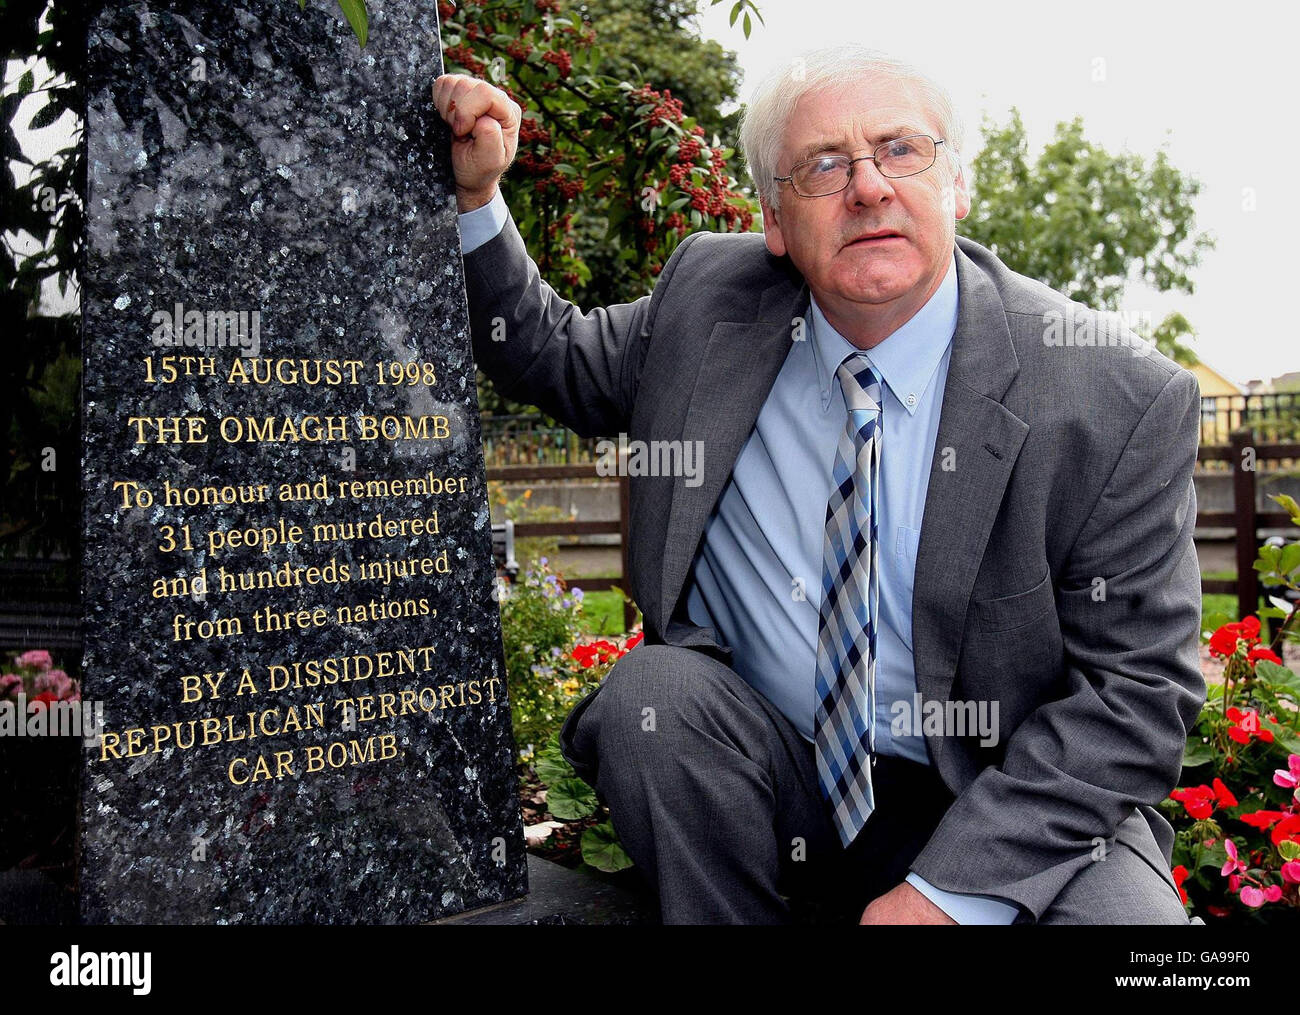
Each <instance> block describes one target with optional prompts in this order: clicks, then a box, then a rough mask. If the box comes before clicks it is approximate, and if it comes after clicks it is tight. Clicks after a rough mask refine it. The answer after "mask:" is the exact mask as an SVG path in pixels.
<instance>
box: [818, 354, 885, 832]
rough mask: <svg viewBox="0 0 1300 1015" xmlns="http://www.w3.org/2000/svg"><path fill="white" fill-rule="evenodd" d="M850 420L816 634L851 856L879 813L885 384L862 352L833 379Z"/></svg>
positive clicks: (826, 771) (830, 758) (831, 762)
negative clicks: (874, 774) (876, 768)
mask: <svg viewBox="0 0 1300 1015" xmlns="http://www.w3.org/2000/svg"><path fill="white" fill-rule="evenodd" d="M836 373H837V376H838V377H839V379H840V387H841V389H842V390H843V391H844V403H845V405H846V406H847V407H848V410H849V415H848V421H847V423H846V425H845V428H844V432H843V433H842V434H840V443H839V447H838V448H837V449H836V451H835V471H834V474H833V475H834V480H835V486H834V488H833V489H832V490H831V496H830V500H829V501H828V502H827V504H826V539H825V542H824V544H823V550H822V605H821V620H820V623H819V624H818V627H817V712H816V717H815V722H814V727H815V730H816V747H817V781H818V783H819V785H820V786H821V790H822V795H823V796H825V797H826V800H827V802H828V803H829V804H830V807H831V818H832V820H833V821H834V823H835V828H836V830H837V831H838V832H839V835H840V840H841V842H842V843H843V844H844V846H845V847H846V848H847V847H848V845H849V843H851V842H852V841H853V840H854V838H856V837H857V834H858V832H860V831H861V830H862V826H863V825H865V824H866V821H867V818H868V817H870V815H871V812H872V810H873V809H874V808H875V806H876V801H875V795H874V793H873V792H872V788H871V766H872V764H874V760H875V759H874V748H875V730H874V727H873V722H872V720H873V717H874V715H875V707H876V684H875V676H876V624H877V622H878V617H879V609H880V607H879V603H880V580H879V572H880V568H879V549H878V547H879V537H878V534H877V531H876V526H877V522H878V519H879V513H878V510H877V507H876V499H877V491H878V490H879V488H880V443H881V419H880V408H881V403H882V391H881V379H880V375H879V374H878V373H877V372H876V370H875V368H874V367H872V366H871V364H870V363H868V362H867V360H866V359H865V358H864V357H863V355H862V354H860V353H855V354H853V355H851V356H849V357H848V358H847V359H846V360H845V361H844V362H843V363H842V364H841V365H840V368H839V370H838V371H837V372H836Z"/></svg>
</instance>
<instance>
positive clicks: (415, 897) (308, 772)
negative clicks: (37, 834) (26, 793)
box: [79, 0, 526, 923]
mask: <svg viewBox="0 0 1300 1015" xmlns="http://www.w3.org/2000/svg"><path fill="white" fill-rule="evenodd" d="M367 6H368V7H369V39H368V41H367V43H366V45H365V46H364V48H363V47H362V46H360V45H359V44H358V39H357V38H356V37H355V36H354V34H353V30H352V28H350V27H349V24H348V23H347V21H346V20H344V17H343V15H342V13H341V12H340V10H339V7H338V5H337V4H335V3H334V2H333V0H329V2H328V3H327V2H325V0H313V2H310V3H308V4H307V5H306V8H305V9H304V10H300V9H299V5H298V4H297V3H295V2H292V0H247V2H237V3H229V2H225V0H222V2H217V0H187V2H184V3H180V2H173V3H157V2H149V3H138V4H108V5H105V6H103V7H102V8H101V9H99V10H98V11H97V12H96V13H95V15H94V16H93V17H92V19H91V23H90V31H89V39H88V65H87V79H86V103H87V119H86V141H87V144H88V160H87V165H88V183H87V201H86V210H87V219H88V225H87V229H88V235H87V243H86V250H87V258H86V270H85V277H84V291H83V313H84V329H85V331H84V349H85V379H84V397H85V409H84V433H85V450H84V459H83V482H84V490H85V505H86V506H85V526H86V551H85V552H86V575H87V579H86V587H85V589H84V593H85V621H86V626H85V636H86V641H85V660H84V667H85V668H84V673H85V682H84V694H85V697H86V698H87V699H88V700H96V701H102V702H103V703H104V727H103V729H102V731H101V735H100V736H99V737H97V738H96V739H95V741H94V742H93V743H88V744H87V747H86V754H85V763H84V767H83V781H82V822H83V829H82V844H81V865H80V875H79V890H80V897H81V905H82V917H83V919H84V920H86V921H88V922H130V923H138V922H214V923H251V922H272V923H302V922H375V923H398V922H417V921H425V920H432V919H435V918H442V917H446V916H448V915H451V914H455V913H458V912H462V911H465V910H467V909H472V908H475V907H480V906H484V905H487V904H490V903H496V902H500V901H503V900H508V899H512V898H517V897H519V896H521V895H523V894H524V892H525V888H526V885H525V863H524V850H523V846H524V843H523V835H522V829H521V826H520V819H519V807H518V800H517V787H516V778H515V774H514V767H513V760H514V744H513V741H512V737H511V728H510V711H509V706H508V700H507V691H506V686H505V681H504V676H505V670H504V665H503V661H502V656H501V638H500V622H499V614H498V610H497V604H496V602H495V599H494V596H493V591H494V588H495V573H494V569H493V565H492V558H491V533H490V524H489V520H488V506H487V496H486V486H485V480H484V470H483V456H482V450H481V446H480V441H479V422H478V405H477V398H476V392H475V383H474V365H473V363H472V360H471V354H470V341H469V328H468V321H467V317H466V312H465V306H464V286H463V280H462V270H461V260H460V252H459V245H458V237H457V226H456V208H455V199H454V193H453V188H452V182H451V179H452V178H451V171H450V164H449V156H448V136H447V133H446V130H445V126H444V124H443V123H442V121H441V120H440V119H439V118H438V117H437V115H436V112H435V111H434V109H433V106H432V103H431V101H430V87H431V84H432V82H433V80H434V78H435V77H436V76H437V75H438V74H439V73H441V56H440V49H439V35H438V21H437V12H436V7H435V5H434V4H432V3H428V4H425V3H414V2H394V0H385V2H383V3H380V2H377V0H371V2H370V3H369V4H368V5H367Z"/></svg>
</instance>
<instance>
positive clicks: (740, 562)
mask: <svg viewBox="0 0 1300 1015" xmlns="http://www.w3.org/2000/svg"><path fill="white" fill-rule="evenodd" d="M508 216H509V211H508V209H507V208H506V204H505V200H504V198H502V197H501V194H500V192H498V193H497V194H496V196H494V197H493V199H492V201H491V203H489V204H487V205H485V206H484V207H482V208H479V209H477V210H475V211H472V212H468V213H466V214H464V215H461V216H460V230H461V250H462V253H466V254H467V253H469V252H470V251H472V250H474V249H476V248H477V247H478V246H481V245H482V244H483V243H486V242H487V241H488V240H490V239H492V238H493V237H495V236H496V235H497V233H498V232H500V230H501V228H502V227H503V226H504V224H505V221H506V219H507V217H508ZM957 303H958V292H957V265H956V260H955V258H954V260H953V261H952V262H951V263H950V265H949V268H948V273H947V275H946V276H945V277H944V280H943V282H942V284H941V285H940V286H939V289H938V290H937V291H936V292H935V294H934V295H933V296H932V297H931V298H930V300H929V301H928V302H927V303H926V304H925V306H924V307H922V308H921V310H920V311H919V312H918V313H917V314H916V315H915V316H914V317H913V318H912V319H911V320H910V321H908V322H907V323H906V324H904V325H903V326H902V327H901V328H899V329H898V330H897V331H895V332H894V333H893V334H891V335H890V336H889V337H888V338H886V339H885V340H884V341H883V342H881V343H880V344H879V345H877V346H876V347H875V348H873V349H871V350H870V351H869V352H868V353H867V358H868V359H869V360H870V362H871V363H872V364H873V365H874V366H875V367H876V369H877V370H878V371H879V372H880V375H881V377H882V379H883V380H884V384H885V400H884V405H883V406H882V422H883V424H884V437H883V441H882V444H881V463H880V470H881V476H880V485H881V489H880V499H879V509H880V522H879V533H880V540H881V544H880V629H879V633H878V634H877V658H876V747H877V750H879V751H880V753H882V754H895V755H898V756H900V757H903V758H907V759H910V760H912V761H916V762H920V763H922V764H929V763H930V758H929V754H928V753H927V751H926V747H925V738H924V737H923V736H919V735H917V736H910V735H908V736H900V737H894V736H892V735H891V732H890V724H891V721H892V719H893V713H892V712H891V711H890V706H891V705H892V703H893V702H895V701H899V700H906V701H908V702H909V703H910V702H911V701H912V695H913V694H914V693H915V691H916V673H915V670H914V667H913V661H912V586H913V578H914V574H915V571H916V551H917V546H918V545H919V542H920V537H921V519H922V518H923V516H924V514H925V495H926V488H927V485H928V482H929V475H930V462H931V459H932V457H933V454H934V443H935V435H936V433H937V432H938V429H939V412H940V409H941V408H942V404H943V392H944V387H945V384H946V382H947V377H948V361H949V358H950V355H951V349H952V336H953V332H954V330H955V329H956V325H957ZM809 318H810V320H809V321H807V322H805V327H804V329H803V332H802V335H803V339H802V340H797V341H793V342H791V347H790V351H789V353H788V354H787V356H786V359H785V363H784V364H783V365H782V367H781V372H780V373H779V374H778V376H777V379H776V382H775V383H774V384H773V386H772V390H771V392H770V393H769V394H768V396H767V401H766V402H764V403H763V407H762V409H761V410H760V412H759V414H758V420H757V421H756V422H755V424H754V432H753V433H752V434H750V436H749V439H748V440H747V441H746V442H745V445H744V446H743V447H742V448H741V451H740V455H739V457H738V458H737V459H736V464H735V468H734V470H733V472H732V475H731V479H730V480H729V481H728V483H727V485H726V487H724V489H723V492H722V495H721V497H720V498H719V500H718V504H717V506H716V508H715V509H714V512H713V514H712V515H711V516H710V518H709V521H708V524H707V525H706V527H705V530H704V540H703V544H702V547H701V551H700V556H699V557H698V558H697V560H696V564H695V568H694V570H693V573H692V575H691V576H690V578H689V579H688V581H687V584H686V589H685V592H686V597H687V598H686V606H687V612H688V614H689V616H690V618H691V620H692V621H693V622H694V623H696V624H699V625H701V626H703V627H711V628H713V629H714V630H715V631H716V632H717V634H718V637H719V639H720V640H721V641H722V642H723V643H724V644H726V645H728V646H730V647H731V649H732V652H733V656H732V659H733V667H734V669H735V670H736V672H737V673H739V674H740V675H741V676H742V677H743V678H744V679H745V680H746V681H747V682H748V683H749V684H750V685H751V686H753V687H754V689H755V690H757V691H758V692H759V693H760V694H762V695H763V696H764V697H765V698H767V699H768V700H769V701H771V702H772V703H773V704H774V705H775V706H776V707H777V708H778V709H780V710H781V712H782V714H783V715H785V716H786V718H788V719H789V720H790V722H791V723H792V724H793V725H794V727H795V728H796V729H797V730H798V731H799V732H800V733H801V734H802V735H803V736H804V738H805V739H807V740H809V741H810V742H811V741H812V739H813V715H814V712H815V709H816V687H815V672H816V659H817V625H818V611H819V608H820V605H821V583H822V540H823V535H824V532H825V520H826V502H827V500H828V499H829V497H830V490H831V468H832V465H833V462H834V458H835V448H836V444H837V443H838V441H839V437H840V433H841V432H842V431H843V430H844V427H845V422H846V420H847V418H848V410H847V409H846V408H845V404H844V394H843V392H842V391H841V390H840V385H839V381H838V379H837V378H836V375H835V372H836V370H837V369H838V367H839V365H840V363H842V362H843V361H844V358H845V357H846V356H848V355H849V354H850V353H853V352H856V351H858V350H857V349H856V348H855V347H854V346H853V345H851V344H850V343H849V341H848V340H847V339H846V338H844V336H842V335H840V334H839V333H838V332H837V331H835V329H834V328H832V327H831V326H830V324H829V322H827V320H826V318H825V316H824V315H823V314H822V312H821V308H820V307H818V305H817V302H816V300H815V299H814V300H812V301H811V306H810V309H809ZM792 330H793V329H792ZM795 333H796V334H799V333H798V332H795ZM907 881H908V883H909V884H911V885H912V886H913V887H915V888H916V889H917V890H918V891H920V892H921V893H922V894H924V895H925V896H926V897H927V898H928V899H930V901H931V902H933V903H934V904H935V905H937V906H938V907H939V908H940V909H942V910H943V911H944V912H945V913H947V914H948V915H949V916H950V917H951V918H952V919H954V920H956V921H957V922H958V923H1004V924H1005V923H1010V922H1011V921H1012V920H1013V919H1014V918H1015V916H1016V914H1017V913H1018V912H1019V909H1018V908H1017V907H1016V906H1014V905H1010V904H1008V903H1006V902H1004V901H1001V900H999V899H996V898H992V897H988V896H979V895H963V894H958V893H955V892H945V891H941V890H939V889H937V888H935V887H933V886H932V885H930V884H929V883H928V882H927V881H925V880H924V879H923V878H921V877H920V876H919V875H917V874H915V873H912V874H909V875H908V877H907Z"/></svg>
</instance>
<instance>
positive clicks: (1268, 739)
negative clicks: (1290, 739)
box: [1227, 707, 1273, 744]
mask: <svg viewBox="0 0 1300 1015" xmlns="http://www.w3.org/2000/svg"><path fill="white" fill-rule="evenodd" d="M1227 715H1228V718H1229V719H1230V720H1232V722H1233V726H1232V727H1231V728H1230V729H1229V730H1228V736H1229V737H1231V738H1232V739H1233V740H1234V741H1236V742H1237V743H1239V744H1247V743H1250V740H1251V738H1252V737H1259V739H1260V740H1262V741H1263V742H1264V743H1266V744H1271V743H1272V742H1273V731H1272V730H1266V729H1264V728H1262V726H1261V725H1260V721H1259V713H1258V712H1256V711H1255V710H1254V709H1253V708H1252V709H1247V710H1246V711H1245V712H1243V711H1242V710H1241V709H1239V708H1236V707H1233V708H1230V709H1228V713H1227Z"/></svg>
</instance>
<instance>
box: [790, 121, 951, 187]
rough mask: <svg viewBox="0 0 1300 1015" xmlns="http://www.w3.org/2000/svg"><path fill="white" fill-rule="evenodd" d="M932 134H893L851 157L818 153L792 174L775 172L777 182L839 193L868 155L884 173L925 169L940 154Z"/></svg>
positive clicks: (907, 173) (912, 172)
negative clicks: (879, 143)
mask: <svg viewBox="0 0 1300 1015" xmlns="http://www.w3.org/2000/svg"><path fill="white" fill-rule="evenodd" d="M941 144H943V141H942V140H939V141H936V140H935V139H934V138H932V137H930V135H929V134H909V135H907V136H906V137H898V138H894V140H892V141H886V142H885V143H884V144H882V145H877V146H876V150H875V151H874V152H872V153H871V154H870V155H863V156H861V157H859V158H856V159H851V158H849V157H848V156H847V155H819V156H817V158H815V159H807V160H806V161H804V162H800V163H798V164H796V165H795V167H794V168H793V169H791V170H790V175H789V176H774V177H772V179H774V180H776V181H777V182H778V183H788V184H790V186H791V187H793V188H794V192H795V193H796V194H798V195H799V196H800V197H830V195H831V194H838V193H839V192H840V191H841V190H843V189H844V188H845V187H847V186H848V185H849V181H850V180H852V179H853V164H854V163H855V162H865V161H867V160H868V159H869V160H871V161H872V162H874V163H875V164H876V169H877V170H879V171H880V175H881V176H885V177H888V178H890V179H900V178H902V177H904V176H915V175H916V174H917V173H924V172H925V171H926V170H927V169H929V168H930V167H931V166H932V165H934V160H935V158H936V157H937V156H938V152H939V145H941Z"/></svg>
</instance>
